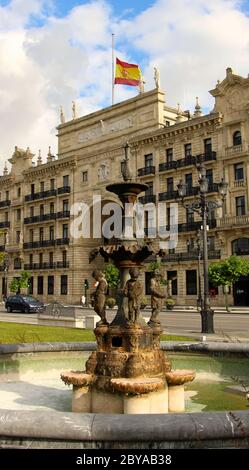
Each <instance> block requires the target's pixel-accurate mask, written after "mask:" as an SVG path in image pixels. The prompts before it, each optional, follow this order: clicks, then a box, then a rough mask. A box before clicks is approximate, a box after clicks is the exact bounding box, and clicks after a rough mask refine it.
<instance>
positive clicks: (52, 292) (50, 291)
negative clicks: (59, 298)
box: [48, 276, 54, 295]
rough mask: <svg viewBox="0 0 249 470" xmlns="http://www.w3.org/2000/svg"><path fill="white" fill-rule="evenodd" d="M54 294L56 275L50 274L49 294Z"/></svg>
mask: <svg viewBox="0 0 249 470" xmlns="http://www.w3.org/2000/svg"><path fill="white" fill-rule="evenodd" d="M53 294H54V276H48V295H53Z"/></svg>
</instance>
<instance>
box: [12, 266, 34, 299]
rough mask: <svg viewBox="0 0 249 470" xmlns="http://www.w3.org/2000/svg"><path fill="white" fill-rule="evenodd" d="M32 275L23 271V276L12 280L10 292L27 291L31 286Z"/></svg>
mask: <svg viewBox="0 0 249 470" xmlns="http://www.w3.org/2000/svg"><path fill="white" fill-rule="evenodd" d="M30 277H31V274H30V272H29V271H22V272H21V276H20V277H18V278H14V279H12V281H11V283H10V292H13V293H15V294H16V293H17V292H19V291H20V290H21V289H26V288H27V287H28V286H29V279H30Z"/></svg>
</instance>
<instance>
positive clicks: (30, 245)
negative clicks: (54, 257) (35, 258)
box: [23, 240, 56, 250]
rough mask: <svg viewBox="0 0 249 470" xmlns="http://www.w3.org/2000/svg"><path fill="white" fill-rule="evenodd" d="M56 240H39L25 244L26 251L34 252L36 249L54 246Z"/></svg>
mask: <svg viewBox="0 0 249 470" xmlns="http://www.w3.org/2000/svg"><path fill="white" fill-rule="evenodd" d="M55 244H56V240H37V241H35V242H28V243H24V244H23V249H24V250H32V249H35V248H45V247H47V246H54V245H55Z"/></svg>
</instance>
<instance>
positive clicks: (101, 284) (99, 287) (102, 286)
mask: <svg viewBox="0 0 249 470" xmlns="http://www.w3.org/2000/svg"><path fill="white" fill-rule="evenodd" d="M92 277H93V278H94V279H95V280H96V281H97V282H96V291H95V293H94V301H93V308H94V310H95V312H96V313H97V314H98V315H99V316H100V318H101V320H100V321H99V322H98V323H97V326H100V325H108V322H107V319H106V311H105V303H106V292H107V281H106V279H105V276H104V274H103V273H102V272H101V271H98V270H95V271H93V273H92Z"/></svg>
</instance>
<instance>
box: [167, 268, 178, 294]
mask: <svg viewBox="0 0 249 470" xmlns="http://www.w3.org/2000/svg"><path fill="white" fill-rule="evenodd" d="M167 280H168V281H171V293H172V295H177V271H168V272H167Z"/></svg>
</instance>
